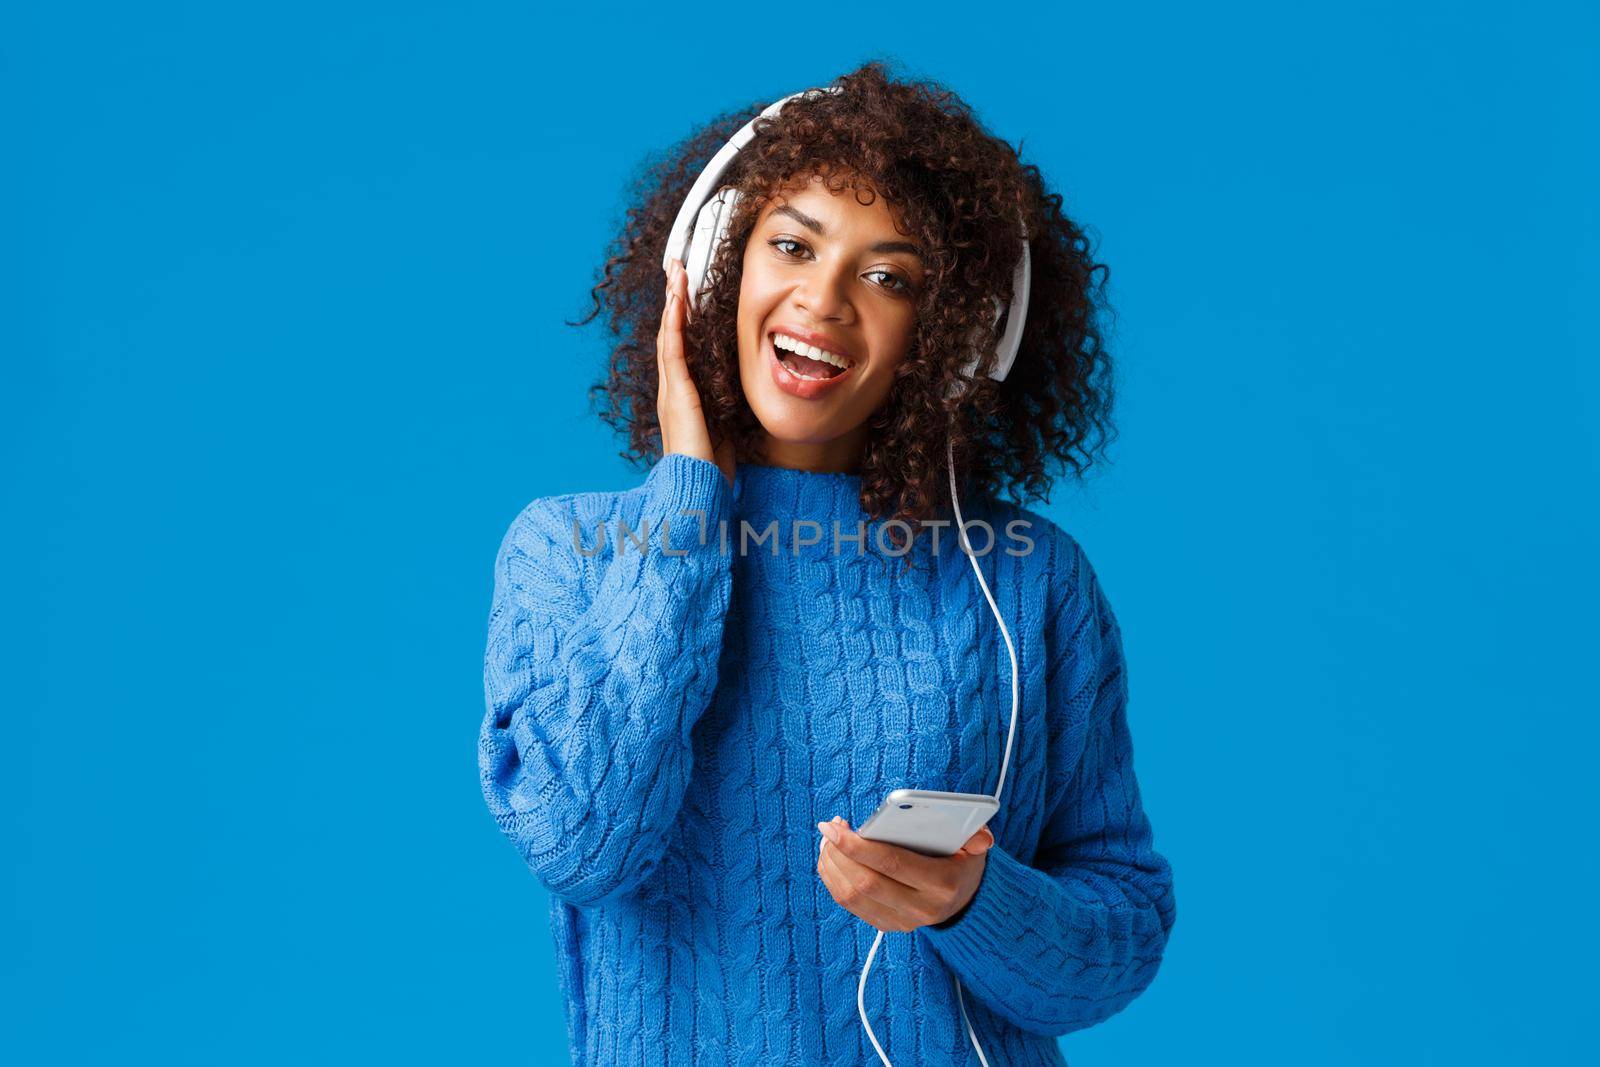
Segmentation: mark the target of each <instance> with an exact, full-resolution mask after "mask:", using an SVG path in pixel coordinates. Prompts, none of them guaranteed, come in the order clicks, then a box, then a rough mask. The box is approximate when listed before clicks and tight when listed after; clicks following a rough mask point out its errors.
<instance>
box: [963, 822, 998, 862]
mask: <svg viewBox="0 0 1600 1067" xmlns="http://www.w3.org/2000/svg"><path fill="white" fill-rule="evenodd" d="M993 847H994V834H993V833H992V832H991V831H990V830H989V828H988V827H987V826H980V827H979V828H978V832H977V833H975V834H973V835H972V836H971V837H969V838H967V843H966V844H964V845H962V846H961V851H962V852H965V853H966V854H967V855H969V856H981V855H983V854H984V853H985V852H988V851H989V850H990V849H991V848H993Z"/></svg>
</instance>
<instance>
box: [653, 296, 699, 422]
mask: <svg viewBox="0 0 1600 1067" xmlns="http://www.w3.org/2000/svg"><path fill="white" fill-rule="evenodd" d="M661 330H662V336H661V345H660V351H661V362H662V364H663V366H664V368H665V371H666V384H667V388H668V389H670V390H671V391H672V393H673V395H675V396H681V397H684V398H685V399H687V397H688V396H689V395H690V394H693V395H694V398H695V399H696V400H698V399H699V394H698V393H695V392H694V381H693V379H691V378H690V377H689V364H688V362H687V361H686V360H685V358H684V355H683V297H682V296H681V295H680V294H679V293H678V291H677V289H676V288H674V289H673V291H672V292H670V293H668V294H667V309H666V312H665V313H664V315H663V316H662V321H661ZM685 387H687V391H686V388H685Z"/></svg>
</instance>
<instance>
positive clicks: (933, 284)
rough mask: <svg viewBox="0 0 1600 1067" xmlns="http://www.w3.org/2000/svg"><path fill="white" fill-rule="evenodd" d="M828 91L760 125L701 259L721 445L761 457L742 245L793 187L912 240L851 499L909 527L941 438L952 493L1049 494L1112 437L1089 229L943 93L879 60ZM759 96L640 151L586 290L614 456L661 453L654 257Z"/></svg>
mask: <svg viewBox="0 0 1600 1067" xmlns="http://www.w3.org/2000/svg"><path fill="white" fill-rule="evenodd" d="M833 84H834V85H836V86H837V87H838V89H839V91H838V92H835V93H829V94H818V95H816V96H813V97H809V98H801V99H796V100H793V101H790V102H789V103H788V104H786V105H784V107H783V109H782V111H780V112H779V113H778V115H776V116H775V117H773V118H771V119H767V120H763V121H762V122H761V123H759V124H758V125H757V128H756V135H755V138H754V139H753V140H752V141H751V143H750V144H749V145H748V146H747V147H746V148H745V149H744V150H743V151H742V152H741V153H740V154H739V155H738V157H737V159H736V161H735V163H734V165H733V168H732V169H731V170H730V171H729V172H728V173H727V175H726V176H725V177H724V179H723V181H724V184H732V185H735V186H737V187H738V188H739V190H740V192H741V193H743V194H744V195H743V197H742V198H741V201H740V206H739V210H738V211H737V212H736V214H735V216H734V218H733V220H732V224H731V228H730V230H729V239H728V240H727V242H726V243H725V244H724V245H723V246H722V248H721V249H720V250H719V251H718V253H717V254H716V255H715V257H714V258H713V261H712V263H711V267H710V270H709V277H710V278H711V279H712V282H711V286H710V288H708V289H707V291H706V292H705V293H703V294H702V295H701V297H700V301H699V304H698V307H697V308H696V313H695V316H694V317H693V318H692V319H690V320H689V322H688V323H687V325H686V327H685V333H684V341H685V347H686V350H687V352H688V359H689V366H690V370H691V371H692V373H693V375H694V379H695V383H696V385H697V386H698V387H699V390H700V397H701V402H702V406H703V408H704V410H705V414H706V421H707V424H708V429H709V430H710V432H711V435H712V438H713V439H714V440H719V441H720V440H723V439H725V438H727V437H730V436H731V437H732V438H733V440H734V442H735V447H736V453H737V456H738V459H739V461H740V462H762V461H763V456H762V454H761V428H760V425H759V423H758V422H757V421H756V419H755V415H754V413H753V412H752V411H751V410H750V407H749V405H748V404H747V403H746V402H745V400H744V395H743V391H742V389H741V387H740V379H739V353H738V339H737V333H736V329H735V322H736V315H737V311H738V302H739V287H740V279H741V276H742V273H743V254H744V247H745V245H746V243H747V241H748V239H749V236H750V234H751V232H752V230H753V229H754V227H755V223H756V221H757V219H758V218H759V215H760V211H761V208H762V207H763V206H764V205H765V204H766V203H769V202H770V199H771V197H772V196H773V195H775V194H777V193H779V192H781V190H783V189H784V188H786V187H788V186H789V185H791V184H792V183H793V182H795V181H797V180H803V179H805V178H807V177H812V176H817V177H821V178H822V179H823V180H825V181H826V183H827V185H828V187H829V188H830V189H832V190H834V191H839V190H842V189H845V188H850V189H852V190H854V191H855V195H857V196H858V198H860V197H866V198H867V199H865V200H864V202H868V203H870V202H871V200H870V198H871V197H875V196H882V197H884V198H885V201H886V203H887V205H888V206H889V207H890V209H891V212H892V213H893V215H894V216H895V218H896V220H897V222H898V224H899V226H900V228H901V229H902V230H903V231H904V232H906V233H908V234H910V235H913V237H914V239H915V240H916V241H917V243H918V244H919V245H921V246H922V248H923V249H924V256H925V260H926V268H927V269H926V274H925V283H924V285H923V286H922V290H921V293H920V295H919V298H918V303H917V311H916V325H915V328H914V330H913V338H912V343H911V348H910V351H909V352H908V353H907V356H906V359H905V361H904V362H903V363H902V365H901V367H900V369H899V372H898V376H897V380H896V381H895V383H894V386H893V388H892V390H891V392H890V394H889V396H888V398H887V399H886V400H885V401H884V403H883V404H882V405H881V406H880V408H879V409H878V410H877V411H876V412H875V413H874V415H873V416H872V418H871V422H870V426H869V431H870V433H869V438H868V443H867V445H866V447H865V450H864V452H863V455H862V457H861V463H860V468H859V474H860V475H861V504H862V507H863V509H864V510H865V511H866V513H867V514H868V515H869V516H871V517H873V518H885V519H900V520H902V521H904V522H906V523H908V524H910V525H911V526H912V527H913V528H914V529H915V528H916V526H917V523H918V522H919V521H920V520H922V519H927V518H931V517H932V516H933V514H934V513H935V512H936V511H942V510H943V509H945V508H947V507H948V505H949V488H948V482H947V479H946V475H945V471H944V463H945V445H946V441H947V440H948V441H949V442H950V443H951V444H952V445H953V447H954V454H955V459H956V464H957V470H958V471H959V472H962V473H963V474H964V476H965V478H964V481H965V484H964V485H963V486H962V494H963V497H964V498H965V496H966V494H967V493H969V492H972V491H976V492H979V493H983V494H986V495H989V496H991V497H995V498H999V497H1001V496H1009V497H1010V498H1011V499H1013V500H1014V501H1015V502H1017V503H1019V504H1026V503H1029V502H1032V501H1035V500H1040V499H1044V500H1048V498H1049V493H1050V489H1051V486H1052V482H1053V479H1054V474H1055V473H1056V472H1057V471H1059V470H1066V469H1070V470H1071V472H1072V473H1073V475H1074V476H1076V477H1077V478H1079V479H1080V480H1081V479H1082V477H1083V474H1084V472H1086V471H1087V470H1088V469H1089V467H1090V466H1092V465H1093V463H1094V462H1095V459H1096V457H1097V455H1098V456H1100V457H1102V458H1103V456H1104V452H1105V448H1106V447H1107V446H1108V445H1109V444H1110V443H1111V442H1112V441H1113V440H1115V436H1116V431H1115V429H1114V427H1113V426H1112V423H1111V420H1110V414H1111V405H1112V395H1113V385H1112V374H1111V360H1110V356H1109V354H1108V353H1107V352H1106V351H1105V348H1104V347H1103V345H1102V341H1101V335H1100V328H1099V323H1098V318H1099V312H1101V311H1102V310H1109V308H1108V305H1107V304H1106V300H1105V285H1106V281H1107V279H1108V278H1109V275H1110V271H1109V269H1108V268H1107V267H1106V266H1105V265H1104V264H1099V263H1095V262H1094V260H1093V258H1092V255H1091V250H1090V247H1089V241H1088V239H1087V238H1086V237H1085V236H1084V234H1083V232H1082V230H1080V229H1079V227H1078V226H1077V225H1076V224H1075V223H1074V222H1073V221H1072V220H1071V219H1069V218H1068V217H1067V216H1066V215H1065V214H1063V212H1062V210H1061V204H1062V198H1061V196H1060V195H1058V194H1056V193H1052V192H1050V191H1049V190H1048V189H1047V188H1046V186H1045V183H1044V179H1043V177H1042V176H1041V175H1040V173H1039V168H1038V167H1036V166H1033V165H1029V164H1024V163H1022V162H1021V160H1020V159H1019V157H1018V154H1017V152H1016V150H1015V149H1013V148H1012V147H1011V146H1010V145H1009V144H1007V143H1006V142H1004V141H1002V140H1000V139H998V138H996V137H994V136H993V135H992V134H990V133H988V132H987V131H986V130H985V129H984V127H983V126H982V125H981V124H980V123H979V121H978V120H977V119H976V118H975V117H974V115H973V114H972V112H971V110H970V108H969V107H968V106H967V105H966V104H965V103H964V102H962V101H961V100H960V99H959V98H958V97H956V96H955V95H954V94H953V93H952V92H951V91H949V90H948V89H945V88H943V87H942V86H940V85H938V84H937V83H933V82H928V81H912V80H896V79H894V78H892V77H890V75H889V72H888V71H887V70H886V68H885V66H884V64H883V63H882V62H880V61H873V62H869V63H866V64H865V65H863V66H862V67H860V68H859V69H857V70H855V71H853V72H851V73H849V74H846V75H843V76H842V77H840V78H838V79H837V80H836V81H835V82H834V83H833ZM764 106H765V105H763V104H751V105H750V106H748V107H746V108H744V109H742V110H738V111H734V112H730V113H727V114H724V115H722V116H720V117H718V118H716V119H714V120H712V121H711V122H709V123H707V124H706V125H704V126H702V127H700V128H699V129H698V130H696V131H695V132H694V133H693V134H691V135H690V136H689V137H688V138H687V139H685V140H684V141H682V142H681V143H679V144H678V145H676V146H674V147H673V148H671V149H670V150H668V151H667V152H666V153H665V155H663V156H660V157H657V158H656V159H655V160H653V161H647V163H646V165H645V167H644V168H643V172H642V174H641V176H640V178H639V179H638V180H637V182H636V183H635V185H634V188H633V191H632V194H631V200H632V202H631V206H630V207H629V208H628V210H627V216H626V223H625V225H624V226H623V230H622V232H621V233H620V234H619V235H618V236H617V238H616V239H615V241H614V242H613V243H612V245H611V246H610V247H609V248H608V250H607V253H608V258H607V260H606V262H605V266H604V268H603V270H602V271H601V272H600V276H599V279H598V282H597V284H596V285H595V286H594V287H593V289H592V290H591V297H592V299H593V302H594V306H593V309H592V310H591V311H590V312H589V313H588V314H587V315H586V316H585V317H583V318H582V319H580V320H579V321H578V322H574V323H571V324H570V325H575V326H576V325H582V324H585V323H588V322H591V321H592V320H594V319H595V317H596V316H598V315H600V314H601V313H602V312H604V313H605V315H606V321H607V323H608V325H609V327H610V330H611V333H612V336H613V337H614V346H613V348H612V351H611V356H610V360H609V367H608V370H607V374H606V376H605V378H604V379H602V380H601V381H599V382H597V383H596V384H595V385H594V386H592V387H591V389H590V397H591V400H593V401H595V402H596V406H597V407H598V408H599V411H600V415H601V417H602V418H604V419H605V420H606V422H607V423H609V424H610V425H611V426H612V428H613V429H615V430H617V431H618V432H619V433H623V434H626V435H627V439H628V444H629V447H628V449H627V450H626V451H624V452H623V453H622V455H623V456H624V457H626V458H629V459H631V460H633V461H634V462H636V463H642V462H654V460H655V459H657V458H659V455H660V447H661V445H660V441H661V438H660V428H659V426H658V424H657V418H656V386H657V368H656V356H655V335H656V330H657V326H658V325H659V323H660V321H661V315H662V311H663V306H664V301H665V292H664V285H665V281H664V278H663V277H662V272H661V258H662V256H663V254H664V252H665V249H666V243H667V235H668V231H669V230H670V229H671V227H672V222H673V219H674V218H675V217H676V215H677V213H678V209H679V207H680V206H681V205H682V203H683V199H684V197H685V196H686V195H687V193H688V191H689V187H690V186H691V185H692V184H693V183H694V180H695V178H696V177H697V176H698V175H699V174H700V171H701V170H702V169H703V168H704V167H705V165H706V163H707V162H708V161H709V160H710V158H711V156H712V155H713V154H714V153H715V152H716V151H717V149H719V148H720V147H722V145H723V144H724V143H725V142H726V141H727V139H728V138H729V137H730V136H731V135H732V134H733V133H734V132H735V131H736V130H738V129H739V127H741V126H742V125H744V124H745V123H746V122H747V121H749V120H750V119H751V118H752V117H753V116H754V115H756V114H758V113H759V112H760V111H761V109H762V108H763V107H764ZM1022 227H1025V228H1026V232H1027V234H1028V235H1029V248H1030V251H1031V253H1032V260H1033V262H1032V269H1033V287H1032V294H1031V298H1030V302H1029V307H1028V317H1027V322H1026V323H1025V326H1024V330H1023V336H1022V345H1021V348H1020V350H1019V351H1018V354H1017V359H1016V362H1015V364H1013V366H1012V369H1011V372H1010V374H1009V375H1008V376H1007V378H1006V380H1005V381H1004V382H997V381H995V380H993V379H991V378H988V377H987V376H986V373H987V370H988V369H989V367H990V365H991V364H992V362H993V344H994V341H995V339H996V338H997V337H998V336H999V330H1000V329H1003V327H1004V321H1003V320H1002V322H1001V323H999V324H994V323H992V321H991V320H992V318H993V310H992V303H991V301H992V298H994V297H1000V298H1001V299H1006V298H1008V297H1009V296H1010V289H1011V276H1012V272H1013V270H1014V269H1015V266H1016V261H1017V258H1018V257H1019V256H1020V255H1021V247H1020V242H1019V237H1020V235H1021V230H1022ZM974 331H976V336H979V337H982V338H985V339H986V344H985V345H984V347H985V350H986V355H985V357H984V361H983V364H982V365H981V366H980V368H979V377H978V379H977V380H976V381H975V382H974V383H972V384H971V385H970V386H967V387H966V388H964V389H960V390H959V391H958V392H957V394H956V395H954V396H952V395H951V390H952V388H953V387H958V386H960V385H961V375H960V370H959V368H960V364H961V362H962V358H963V357H962V354H963V351H964V349H965V346H966V339H968V338H970V337H972V336H974Z"/></svg>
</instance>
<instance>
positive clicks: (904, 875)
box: [833, 819, 948, 889]
mask: <svg viewBox="0 0 1600 1067" xmlns="http://www.w3.org/2000/svg"><path fill="white" fill-rule="evenodd" d="M833 825H834V826H835V827H837V828H838V831H839V840H838V841H836V842H834V843H835V844H836V845H837V846H838V848H839V851H840V852H842V853H844V854H845V855H846V856H848V857H850V858H851V859H852V860H854V861H855V862H857V863H859V864H861V865H862V866H863V867H870V868H872V869H873V870H874V871H877V872H879V873H881V874H883V875H885V876H886V877H888V878H891V879H893V880H894V881H896V882H899V883H901V884H904V885H907V886H910V887H912V888H913V889H940V888H943V887H944V885H945V883H946V882H947V881H948V878H947V876H946V873H945V871H944V870H943V869H942V868H941V867H940V865H939V861H938V860H936V859H934V858H933V857H931V856H924V855H922V854H921V853H920V852H913V851H912V850H911V849H909V848H901V847H900V846H899V845H891V844H888V843H887V842H884V841H869V840H867V839H866V838H865V837H862V836H861V835H860V834H858V833H856V832H855V831H854V830H852V829H851V828H850V824H849V823H847V822H845V821H844V820H843V819H838V820H836V821H835V822H834V824H833Z"/></svg>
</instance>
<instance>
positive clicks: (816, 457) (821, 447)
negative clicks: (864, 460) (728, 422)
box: [762, 424, 867, 474]
mask: <svg viewBox="0 0 1600 1067" xmlns="http://www.w3.org/2000/svg"><path fill="white" fill-rule="evenodd" d="M866 440H867V427H866V426H865V425H864V424H863V425H861V426H857V427H856V428H855V429H854V430H851V431H850V432H849V433H847V434H844V435H843V436H841V437H836V438H834V439H833V440H831V441H823V442H821V443H820V444H813V443H811V442H807V441H780V440H779V439H778V438H776V437H773V436H772V435H771V434H770V433H763V434H762V450H763V456H764V460H763V461H764V462H765V463H766V464H767V465H768V466H772V467H785V468H787V469H789V470H800V471H812V472H814V473H817V474H854V473H855V472H856V471H857V470H858V469H860V467H861V453H862V451H863V449H864V448H865V446H866Z"/></svg>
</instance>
